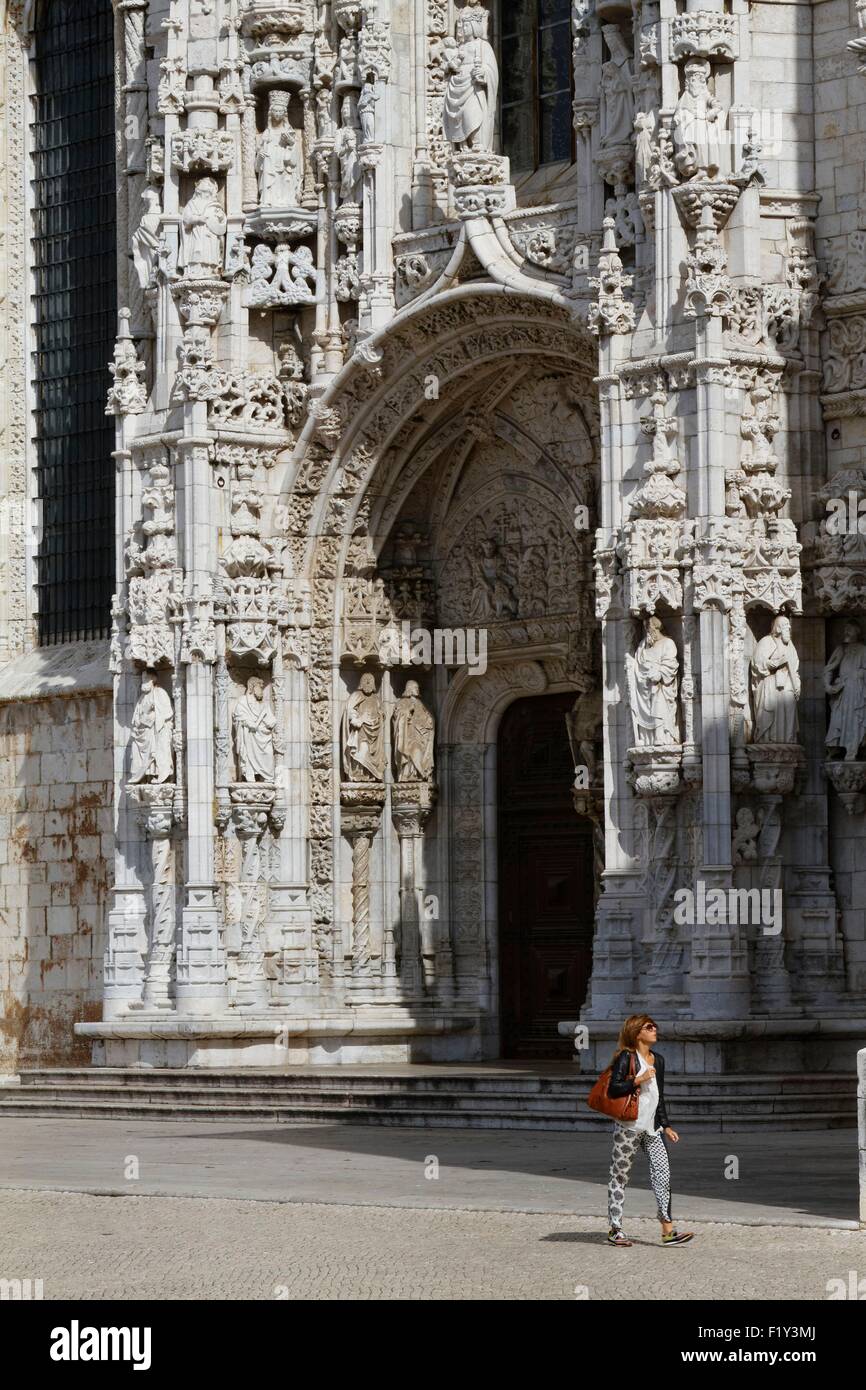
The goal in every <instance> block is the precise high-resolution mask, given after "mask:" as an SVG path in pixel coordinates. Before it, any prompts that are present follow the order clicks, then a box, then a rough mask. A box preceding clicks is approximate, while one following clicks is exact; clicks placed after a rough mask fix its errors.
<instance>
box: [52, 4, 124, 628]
mask: <svg viewBox="0 0 866 1390" xmlns="http://www.w3.org/2000/svg"><path fill="white" fill-rule="evenodd" d="M33 56H34V86H35V95H34V100H33V112H32V127H31V151H32V169H33V225H32V272H33V334H34V349H35V351H34V369H33V384H34V410H35V426H36V430H35V433H36V494H37V497H38V499H39V500H40V502H41V514H42V516H41V520H42V527H41V536H40V543H39V547H38V551H37V560H36V585H37V592H38V602H37V610H38V629H39V641H40V643H41V644H42V645H50V644H53V643H56V642H63V641H71V640H75V639H81V638H93V637H102V636H105V635H107V633H108V631H109V626H110V609H111V594H112V590H113V587H114V461H113V459H112V450H113V448H114V421H113V420H112V419H111V418H110V417H107V416H106V414H105V400H106V392H107V387H108V376H107V363H108V361H109V358H110V357H111V353H112V349H113V345H114V335H115V325H116V315H117V279H116V277H117V267H116V237H117V226H116V224H117V211H116V203H115V148H114V142H115V110H114V20H113V14H112V8H111V4H110V0H41V3H39V4H38V6H37V9H36V15H35V25H34V47H33Z"/></svg>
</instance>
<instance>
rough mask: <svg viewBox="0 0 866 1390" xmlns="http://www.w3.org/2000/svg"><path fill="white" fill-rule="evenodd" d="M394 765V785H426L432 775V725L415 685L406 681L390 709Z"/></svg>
mask: <svg viewBox="0 0 866 1390" xmlns="http://www.w3.org/2000/svg"><path fill="white" fill-rule="evenodd" d="M393 731H394V765H395V768H396V771H397V781H398V782H426V781H428V780H429V779H430V778H431V777H432V775H433V742H434V738H435V733H436V724H435V721H434V719H433V716H432V714H431V713H430V711H429V710H428V709H427V707H426V706H425V705H424V703H423V701H422V700H421V692H420V691H419V689H418V682H417V681H407V682H406V688H405V690H404V691H403V697H402V699H400V700H398V701H397V703H396V705H395V706H394V717H393Z"/></svg>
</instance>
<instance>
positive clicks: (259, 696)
mask: <svg viewBox="0 0 866 1390" xmlns="http://www.w3.org/2000/svg"><path fill="white" fill-rule="evenodd" d="M232 723H233V726H234V735H235V754H236V755H237V760H238V776H239V777H240V780H241V781H242V782H273V780H274V729H275V728H276V727H277V721H276V718H275V717H274V713H273V711H272V709H271V707H270V705H269V703H268V702H267V700H266V699H265V683H264V681H263V680H262V679H261V678H260V677H259V676H251V677H250V679H249V680H248V681H247V691H246V694H245V695H242V696H241V698H240V700H238V703H237V705H236V706H235V712H234V718H233V720H232Z"/></svg>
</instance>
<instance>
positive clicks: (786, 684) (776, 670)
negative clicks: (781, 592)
mask: <svg viewBox="0 0 866 1390" xmlns="http://www.w3.org/2000/svg"><path fill="white" fill-rule="evenodd" d="M751 686H752V700H753V703H754V708H755V721H754V740H755V743H796V742H797V734H798V730H799V721H798V716H797V701H798V700H799V698H800V658H799V657H798V655H797V649H796V647H795V646H794V643H793V642H792V641H791V621H790V619H789V618H785V617H778V618H776V619H775V620H774V622H773V626H772V627H771V629H770V632H769V634H768V636H766V637H762V638H761V640H760V642H759V643H758V645H757V646H756V647H755V653H754V656H753V657H752V663H751Z"/></svg>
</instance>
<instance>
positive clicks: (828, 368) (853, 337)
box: [823, 314, 866, 394]
mask: <svg viewBox="0 0 866 1390" xmlns="http://www.w3.org/2000/svg"><path fill="white" fill-rule="evenodd" d="M864 387H866V315H864V314H852V315H850V316H846V317H844V318H832V319H830V321H829V322H828V324H827V332H826V339H825V349H824V379H823V388H824V390H825V391H826V392H828V394H829V393H831V392H836V391H858V390H861V389H862V388H864Z"/></svg>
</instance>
